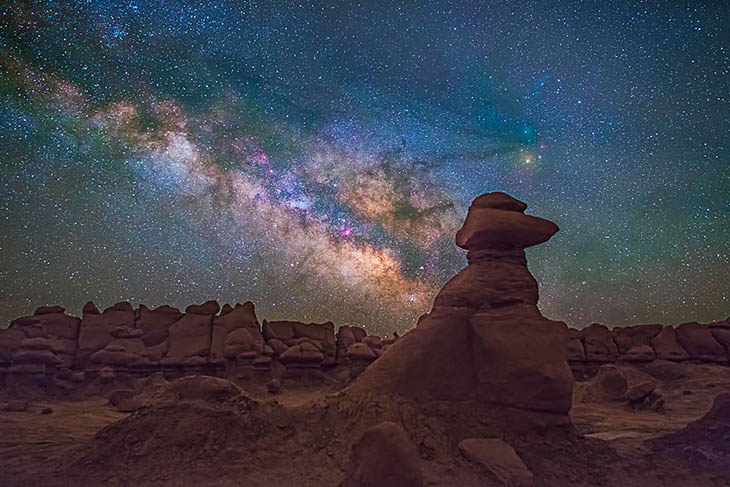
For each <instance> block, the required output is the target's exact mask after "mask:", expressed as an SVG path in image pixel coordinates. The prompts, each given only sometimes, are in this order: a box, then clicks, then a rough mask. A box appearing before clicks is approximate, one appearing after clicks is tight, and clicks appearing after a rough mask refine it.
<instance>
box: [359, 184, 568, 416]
mask: <svg viewBox="0 0 730 487" xmlns="http://www.w3.org/2000/svg"><path fill="white" fill-rule="evenodd" d="M526 208H527V205H525V204H524V203H522V202H521V201H518V200H516V199H514V198H512V197H510V196H509V195H506V194H504V193H489V194H485V195H482V196H480V197H478V198H477V199H475V200H474V202H473V204H472V205H471V207H470V208H469V213H468V215H467V218H466V221H465V223H464V225H463V227H462V228H461V229H460V230H459V231H458V233H457V234H456V242H457V244H458V245H459V246H460V247H462V248H464V249H466V250H467V251H468V253H467V259H468V262H469V265H468V266H467V267H466V268H465V269H464V270H462V271H461V272H460V273H459V274H458V275H456V276H455V277H454V278H452V279H451V280H450V281H449V282H448V283H447V284H446V285H445V286H444V287H443V289H441V291H440V292H439V293H438V295H437V296H436V299H435V300H434V305H433V309H432V310H431V312H430V313H428V314H427V315H426V316H424V317H423V318H422V319H421V320H420V321H419V323H418V326H417V328H416V329H414V330H412V331H411V332H409V333H408V334H407V335H405V336H404V337H402V338H401V339H400V340H398V341H397V342H396V343H395V344H393V345H392V346H391V347H390V348H389V349H388V350H387V351H386V352H385V353H384V354H383V355H382V356H381V357H380V358H379V359H378V360H377V361H376V362H374V363H373V364H372V365H371V366H370V367H368V368H367V369H366V370H365V372H363V374H362V375H361V376H360V377H359V378H358V379H357V380H356V381H355V383H353V385H352V386H350V388H349V390H348V391H347V393H348V394H353V395H357V394H372V393H379V394H389V395H392V396H397V397H401V398H405V399H408V400H412V401H415V402H419V403H427V402H431V401H444V400H446V401H460V402H464V401H471V402H475V403H477V404H480V405H481V406H489V407H491V408H492V409H495V408H497V409H499V408H502V409H509V411H510V412H509V414H510V416H512V417H515V415H516V417H519V418H520V419H519V420H516V421H515V422H514V423H510V422H504V423H502V424H500V425H499V426H498V427H502V428H511V427H512V426H514V427H520V425H521V426H525V425H527V424H528V423H530V421H529V420H528V421H526V416H529V413H537V414H538V415H539V422H540V424H543V425H561V424H567V423H568V422H569V420H568V411H569V410H570V407H571V396H572V389H573V376H572V374H571V371H570V368H569V367H568V364H567V361H566V357H567V346H568V330H567V327H566V326H565V324H564V323H561V322H556V321H551V320H548V319H546V318H544V317H543V316H542V315H541V314H540V312H539V311H538V309H537V306H536V305H537V301H538V287H537V282H536V281H535V279H534V278H533V277H532V275H531V274H530V271H529V270H528V268H527V262H526V258H525V252H524V249H525V248H526V247H529V246H532V245H537V244H539V243H543V242H546V241H547V240H548V239H550V237H552V236H553V235H554V234H555V232H557V231H558V227H557V226H556V225H555V224H554V223H552V222H550V221H548V220H544V219H542V218H538V217H534V216H530V215H526V214H524V213H523V212H524V210H525V209H526ZM508 424H510V425H509V426H508Z"/></svg>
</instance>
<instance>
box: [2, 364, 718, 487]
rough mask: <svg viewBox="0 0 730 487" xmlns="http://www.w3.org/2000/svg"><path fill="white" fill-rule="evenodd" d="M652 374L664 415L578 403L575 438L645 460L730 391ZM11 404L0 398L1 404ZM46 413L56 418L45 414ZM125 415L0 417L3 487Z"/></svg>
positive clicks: (106, 411) (284, 396)
mask: <svg viewBox="0 0 730 487" xmlns="http://www.w3.org/2000/svg"><path fill="white" fill-rule="evenodd" d="M654 373H657V374H659V375H663V377H662V378H663V379H664V380H663V381H662V386H661V390H662V392H663V394H664V397H665V400H666V403H665V410H664V411H662V412H655V411H637V410H633V409H631V408H629V407H628V406H626V405H622V404H619V403H591V402H580V401H578V402H575V403H574V406H573V410H572V412H571V418H572V421H573V423H574V425H575V427H576V429H577V430H578V432H579V433H581V434H583V435H585V436H587V437H591V438H596V439H600V440H603V441H606V442H608V443H609V444H610V445H611V446H612V447H613V448H614V449H615V450H616V452H617V453H618V454H619V455H620V456H621V457H625V458H636V457H640V456H642V455H647V454H649V453H650V452H649V451H648V450H647V446H646V445H645V440H647V439H650V438H655V437H658V436H661V435H664V434H666V433H668V432H671V431H676V430H679V429H681V428H683V427H684V426H685V425H687V424H688V423H689V422H691V421H693V420H695V419H697V418H699V417H701V416H702V415H703V414H705V413H706V412H707V411H708V410H709V408H710V407H711V405H712V401H713V400H714V398H715V396H716V395H717V394H719V393H721V392H728V391H730V367H721V366H710V365H691V366H690V365H682V366H681V367H675V368H673V369H672V370H670V373H666V371H663V370H659V371H658V372H657V371H654ZM580 387H581V386H580V385H578V386H577V388H580ZM331 390H332V388H331V386H319V387H304V388H284V389H283V390H282V392H281V393H279V394H277V395H275V396H271V395H266V394H265V391H263V390H262V389H261V388H258V387H257V388H255V390H251V391H250V392H251V395H252V396H257V399H258V400H266V401H277V402H279V403H280V404H282V405H283V406H285V407H297V406H301V405H302V404H306V403H307V402H308V401H311V400H313V399H316V398H318V397H321V396H322V395H323V394H326V393H328V392H331ZM576 396H579V394H576ZM6 399H7V398H3V397H0V402H2V401H3V400H6ZM46 407H50V408H52V409H53V412H52V413H50V414H42V413H41V411H42V410H43V409H44V408H46ZM126 416H127V414H125V413H120V412H117V411H116V410H115V409H114V408H113V407H112V406H111V405H109V404H108V402H107V400H106V399H104V398H100V397H98V396H95V397H91V398H85V399H79V400H55V399H48V398H44V399H36V400H33V401H32V402H31V407H30V409H29V410H28V411H25V412H6V411H0V471H1V472H2V477H1V478H0V485H2V486H3V487H5V486H7V487H20V486H24V485H31V484H24V483H22V481H20V480H11V479H18V478H21V477H24V475H23V473H24V472H28V471H35V472H38V473H39V474H42V473H44V469H46V468H48V469H50V468H52V466H53V465H54V464H58V462H59V460H60V459H64V458H68V457H70V456H71V455H73V454H74V452H75V451H78V450H79V449H80V448H82V447H83V446H84V445H86V444H88V442H89V441H90V440H91V439H92V437H93V436H94V434H95V433H96V432H97V431H99V430H100V429H101V428H103V427H104V426H106V425H108V424H110V423H113V422H115V421H117V420H119V419H122V418H124V417H126ZM3 479H4V480H3ZM32 485H35V484H32ZM221 485H222V484H221ZM485 485H487V484H485ZM728 485H730V483H729V484H728Z"/></svg>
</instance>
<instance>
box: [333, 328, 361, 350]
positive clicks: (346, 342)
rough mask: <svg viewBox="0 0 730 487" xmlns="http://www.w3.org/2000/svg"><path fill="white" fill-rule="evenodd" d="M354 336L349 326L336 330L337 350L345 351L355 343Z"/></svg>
mask: <svg viewBox="0 0 730 487" xmlns="http://www.w3.org/2000/svg"><path fill="white" fill-rule="evenodd" d="M356 341H357V340H355V335H353V333H352V329H351V328H350V327H349V326H341V327H340V329H339V330H337V346H338V347H339V348H343V349H347V347H349V346H350V345H352V344H353V343H355V342H356Z"/></svg>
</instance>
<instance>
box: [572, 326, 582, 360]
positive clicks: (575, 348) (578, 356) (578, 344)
mask: <svg viewBox="0 0 730 487" xmlns="http://www.w3.org/2000/svg"><path fill="white" fill-rule="evenodd" d="M568 337H569V341H568V361H569V362H583V361H585V359H586V351H585V348H583V340H582V336H581V333H580V330H576V329H573V328H570V329H569V330H568Z"/></svg>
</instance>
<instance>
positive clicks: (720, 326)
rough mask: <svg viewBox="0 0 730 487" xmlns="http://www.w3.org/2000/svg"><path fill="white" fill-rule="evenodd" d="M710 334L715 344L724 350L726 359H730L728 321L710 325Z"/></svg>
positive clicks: (729, 323) (729, 325) (729, 329)
mask: <svg viewBox="0 0 730 487" xmlns="http://www.w3.org/2000/svg"><path fill="white" fill-rule="evenodd" d="M710 333H712V336H713V337H714V338H715V340H717V343H719V344H720V345H722V346H723V347H724V348H725V352H726V354H727V357H728V359H730V321H721V322H717V323H713V324H711V325H710Z"/></svg>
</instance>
